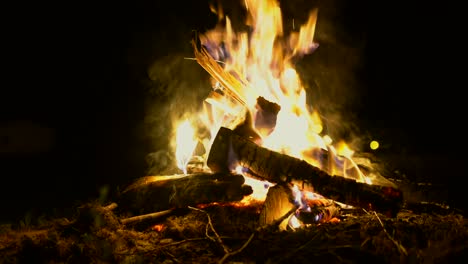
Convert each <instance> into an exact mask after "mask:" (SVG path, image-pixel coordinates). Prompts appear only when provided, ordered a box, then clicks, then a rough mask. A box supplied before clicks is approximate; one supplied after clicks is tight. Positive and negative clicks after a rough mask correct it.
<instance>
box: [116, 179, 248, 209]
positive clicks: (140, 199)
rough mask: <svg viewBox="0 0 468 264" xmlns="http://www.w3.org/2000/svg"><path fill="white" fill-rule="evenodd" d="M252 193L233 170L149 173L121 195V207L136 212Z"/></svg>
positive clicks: (238, 196)
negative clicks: (167, 174) (224, 171)
mask: <svg viewBox="0 0 468 264" xmlns="http://www.w3.org/2000/svg"><path fill="white" fill-rule="evenodd" d="M251 193H252V187H250V186H248V185H245V184H244V177H243V176H241V175H234V174H230V173H214V174H213V173H198V174H188V175H173V176H148V177H144V178H141V179H139V180H137V181H135V182H134V183H133V184H131V185H130V186H128V187H127V188H126V189H125V190H124V191H123V192H122V193H121V195H120V197H119V199H120V201H119V202H118V203H119V208H122V209H124V210H128V211H130V212H133V213H137V214H145V213H152V212H159V211H163V210H167V209H171V208H182V207H186V206H195V205H198V204H207V203H213V202H234V201H240V200H242V199H243V198H244V196H246V195H249V194H251Z"/></svg>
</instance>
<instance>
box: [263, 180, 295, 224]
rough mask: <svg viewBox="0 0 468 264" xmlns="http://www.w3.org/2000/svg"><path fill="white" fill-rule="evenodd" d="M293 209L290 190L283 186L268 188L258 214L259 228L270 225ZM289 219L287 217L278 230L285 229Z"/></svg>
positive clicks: (292, 198)
mask: <svg viewBox="0 0 468 264" xmlns="http://www.w3.org/2000/svg"><path fill="white" fill-rule="evenodd" d="M295 207H296V206H295V205H294V197H293V196H292V191H291V188H289V187H288V186H285V185H283V184H277V185H275V186H273V187H270V189H268V193H267V197H266V199H265V202H264V203H263V207H262V211H261V212H260V219H259V224H260V226H265V225H271V224H272V223H274V222H275V221H276V220H278V219H279V218H281V217H282V216H283V215H284V214H285V213H287V212H288V211H290V210H291V209H293V208H295ZM289 218H290V217H287V218H286V219H284V220H283V221H282V222H281V223H280V224H279V225H278V227H279V229H280V230H286V229H287V227H288V222H289Z"/></svg>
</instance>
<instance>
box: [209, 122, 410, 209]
mask: <svg viewBox="0 0 468 264" xmlns="http://www.w3.org/2000/svg"><path fill="white" fill-rule="evenodd" d="M233 159H234V160H236V161H237V162H238V164H239V165H241V166H243V167H245V168H248V169H249V170H250V171H252V172H253V174H254V175H257V176H259V177H261V178H262V179H263V180H267V181H270V182H274V183H280V182H302V183H304V184H305V185H311V186H312V188H313V190H314V191H315V192H317V193H320V194H321V195H323V196H326V197H328V198H330V199H333V200H335V201H338V202H342V203H345V204H349V205H353V206H357V207H362V208H364V209H368V210H377V211H379V212H382V213H388V214H391V215H394V214H395V213H396V212H398V211H399V209H400V207H401V205H402V202H403V193H402V192H401V191H400V190H399V189H397V188H394V187H390V186H380V185H370V184H365V183H360V182H357V181H355V180H353V179H349V178H344V177H341V176H333V175H329V174H327V173H326V172H324V171H322V170H320V169H319V168H317V167H315V166H313V165H311V164H309V163H307V162H305V161H304V160H301V159H298V158H294V157H291V156H288V155H284V154H281V153H278V152H275V151H271V150H269V149H266V148H263V147H260V146H258V145H257V144H255V143H254V142H252V141H250V140H248V139H245V138H242V137H240V136H238V135H236V134H234V133H233V132H232V131H231V130H229V129H227V128H224V127H222V128H220V130H219V132H218V134H217V136H216V138H215V140H214V142H213V144H212V146H211V150H210V154H209V156H208V161H207V165H208V167H210V169H211V170H212V171H215V172H223V171H229V169H230V168H229V166H230V164H229V161H232V160H233Z"/></svg>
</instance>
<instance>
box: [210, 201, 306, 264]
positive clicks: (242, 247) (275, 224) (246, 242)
mask: <svg viewBox="0 0 468 264" xmlns="http://www.w3.org/2000/svg"><path fill="white" fill-rule="evenodd" d="M298 208H299V207H298V206H295V207H294V208H291V210H289V211H288V212H287V213H286V214H284V215H283V216H281V217H280V218H278V219H276V220H275V221H273V223H271V224H269V225H264V226H259V227H258V228H257V229H255V232H253V233H252V235H250V237H249V239H247V241H245V243H244V244H243V245H242V246H241V247H240V248H239V249H237V250H236V251H232V252H227V253H226V254H224V256H223V258H222V259H220V260H219V262H218V264H222V263H224V261H225V260H226V259H227V258H229V257H231V256H234V255H236V254H238V253H240V252H242V250H244V249H245V248H246V247H247V246H248V245H249V244H250V242H251V241H252V239H253V238H254V237H255V234H257V233H258V232H260V231H261V230H263V229H267V228H269V227H272V226H278V225H279V224H281V222H283V220H284V219H286V218H288V217H289V216H290V215H291V214H293V213H294V212H295V211H296V210H297V209H298Z"/></svg>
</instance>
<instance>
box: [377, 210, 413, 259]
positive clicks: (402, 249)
mask: <svg viewBox="0 0 468 264" xmlns="http://www.w3.org/2000/svg"><path fill="white" fill-rule="evenodd" d="M374 215H375V216H376V217H377V220H379V223H380V225H381V226H382V229H383V231H384V232H385V234H387V236H388V238H389V239H390V241H392V242H393V244H395V246H396V247H397V248H398V251H400V253H402V254H404V255H405V256H407V255H408V252H407V251H406V248H405V247H404V246H403V245H402V244H401V243H400V242H398V241H396V240H395V239H394V238H393V237H392V236H391V235H390V234H389V233H388V232H387V229H385V226H384V224H383V223H382V220H380V217H379V215H377V212H375V211H374Z"/></svg>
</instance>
